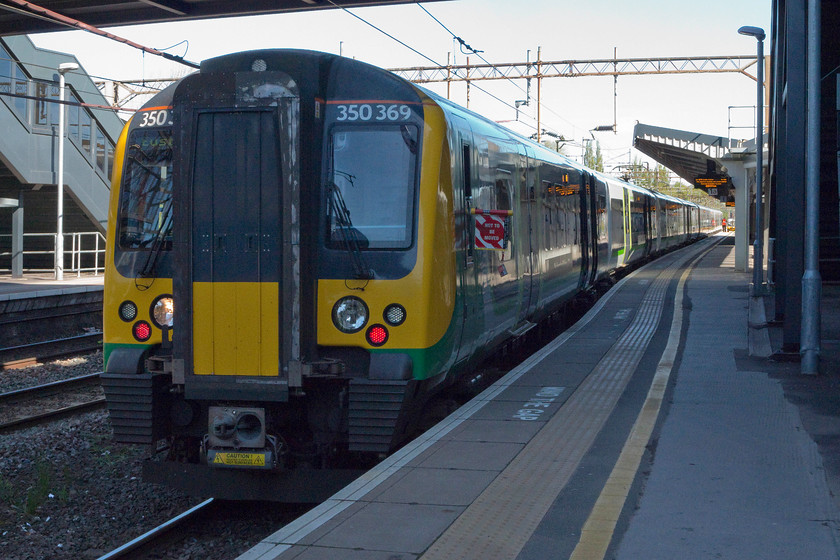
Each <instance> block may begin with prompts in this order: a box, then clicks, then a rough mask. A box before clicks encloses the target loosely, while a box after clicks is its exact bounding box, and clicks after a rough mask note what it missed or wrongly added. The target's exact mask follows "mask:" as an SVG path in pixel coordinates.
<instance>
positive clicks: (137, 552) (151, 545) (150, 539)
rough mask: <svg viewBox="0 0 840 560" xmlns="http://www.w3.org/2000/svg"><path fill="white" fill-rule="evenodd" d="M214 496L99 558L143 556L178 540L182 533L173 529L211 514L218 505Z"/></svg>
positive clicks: (102, 559) (111, 559) (114, 559)
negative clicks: (177, 532) (179, 533)
mask: <svg viewBox="0 0 840 560" xmlns="http://www.w3.org/2000/svg"><path fill="white" fill-rule="evenodd" d="M215 504H216V502H215V500H214V499H213V498H208V499H207V500H204V501H203V502H201V503H200V504H198V505H197V506H194V507H192V508H190V509H188V510H187V511H185V512H184V513H181V514H179V515H176V516H175V517H173V518H172V519H170V520H168V521H165V522H164V523H161V524H160V525H158V526H157V527H155V528H154V529H152V530H150V531H147V532H146V533H143V534H142V535H140V536H139V537H137V538H136V539H132V540H131V541H129V542H127V543H125V544H124V545H122V546H120V547H119V548H115V549H114V550H112V551H111V552H109V553H108V554H105V555H104V556H100V557H99V560H117V559H119V558H142V557H144V556H145V555H146V554H148V553H150V552H152V551H153V550H155V549H156V548H158V547H160V546H166V545H167V544H171V543H172V542H174V541H176V540H178V539H179V538H180V535H177V534H173V533H172V531H173V530H174V529H175V528H177V527H180V526H181V525H184V524H185V523H189V522H191V521H194V520H196V519H198V518H200V517H201V516H203V515H207V514H209V513H210V512H211V511H212V509H213V508H214V507H217V506H216V505H215Z"/></svg>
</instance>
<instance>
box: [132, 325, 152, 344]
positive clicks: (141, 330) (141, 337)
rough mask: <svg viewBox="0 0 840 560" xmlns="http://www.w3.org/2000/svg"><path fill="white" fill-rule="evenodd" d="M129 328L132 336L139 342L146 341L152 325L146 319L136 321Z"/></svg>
mask: <svg viewBox="0 0 840 560" xmlns="http://www.w3.org/2000/svg"><path fill="white" fill-rule="evenodd" d="M131 330H132V333H133V334H134V338H136V339H137V340H138V341H140V342H146V341H147V340H149V339H150V338H151V337H152V326H151V325H150V324H149V323H147V322H146V321H137V322H136V323H134V327H132V329H131Z"/></svg>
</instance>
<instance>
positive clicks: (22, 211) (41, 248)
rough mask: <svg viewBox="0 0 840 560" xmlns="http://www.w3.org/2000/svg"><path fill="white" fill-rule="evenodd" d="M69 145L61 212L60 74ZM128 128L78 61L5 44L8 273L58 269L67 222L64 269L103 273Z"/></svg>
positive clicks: (1, 48) (2, 232) (3, 209)
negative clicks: (118, 146)
mask: <svg viewBox="0 0 840 560" xmlns="http://www.w3.org/2000/svg"><path fill="white" fill-rule="evenodd" d="M66 63H74V64H77V65H78V67H79V69H78V70H71V71H67V72H65V80H66V86H67V87H66V89H65V100H66V101H67V102H68V103H67V104H65V106H64V107H65V111H66V126H67V128H66V140H65V145H64V172H63V183H64V184H63V185H62V187H63V189H64V194H65V196H64V197H63V198H64V204H63V212H62V216H61V217H59V213H58V196H57V193H58V186H57V184H58V175H59V173H58V159H59V158H58V146H59V131H58V129H59V114H60V109H59V107H60V104H59V103H58V100H59V71H58V68H59V66H60V65H62V64H66ZM122 126H123V122H122V120H121V119H120V118H119V117H118V116H117V114H116V113H115V112H114V111H113V110H111V109H110V108H108V103H107V101H106V100H105V98H104V97H103V95H102V94H101V93H100V91H99V90H98V89H97V87H96V86H95V85H94V83H93V81H92V80H91V78H90V77H89V76H88V75H87V74H86V73H85V72H84V69H83V68H82V66H81V64H79V62H78V60H76V58H75V57H74V56H72V55H69V54H64V53H59V52H54V51H49V50H44V49H40V48H37V47H36V46H35V45H34V44H33V43H32V41H30V40H29V38H28V37H26V36H14V37H3V38H0V130H3V133H2V134H0V273H3V272H7V273H8V272H10V273H11V274H12V276H14V277H20V276H22V274H23V271H24V270H27V271H43V270H52V269H53V267H54V262H55V247H56V239H57V235H56V232H57V231H58V230H59V227H58V223H59V220H61V221H62V225H63V228H62V229H63V232H64V235H63V236H62V237H63V239H64V255H63V257H64V260H63V262H64V269H65V270H66V271H68V272H70V271H72V272H73V273H81V272H83V271H87V270H95V269H99V270H101V268H102V266H103V264H104V260H103V255H104V248H105V238H104V233H105V228H106V227H107V221H108V198H109V193H110V177H111V171H112V168H113V163H114V145H115V142H116V140H117V138H118V136H119V134H120V131H121V129H122Z"/></svg>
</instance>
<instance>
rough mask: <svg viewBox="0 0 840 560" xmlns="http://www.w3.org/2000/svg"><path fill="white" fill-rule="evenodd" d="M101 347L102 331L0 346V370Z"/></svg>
mask: <svg viewBox="0 0 840 560" xmlns="http://www.w3.org/2000/svg"><path fill="white" fill-rule="evenodd" d="M101 348H102V331H93V332H89V333H85V334H82V335H77V336H69V337H65V338H55V339H51V340H42V341H39V342H31V343H29V344H20V345H17V346H9V347H6V348H0V370H3V369H15V368H22V367H29V366H33V365H36V364H38V363H41V362H42V361H44V360H48V359H53V358H58V357H61V356H69V355H75V354H83V353H87V352H93V351H96V350H99V349H101Z"/></svg>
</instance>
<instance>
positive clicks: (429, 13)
mask: <svg viewBox="0 0 840 560" xmlns="http://www.w3.org/2000/svg"><path fill="white" fill-rule="evenodd" d="M417 5H418V6H419V7H420V9H421V10H423V11H424V12H426V14H428V16H429V17H430V18H432V19H433V20H435V21H436V22H437V23H438V24H439V25H440V26H441V27H443V28H444V29H445V30H446V31H447V33H449V34H450V35H452V38H453V39H455V40H456V41H458V43H460V44H461V45H462V46H463V47H466V48H467V49H469V50H470V51H472V52H473V53H475V55H476V56H477V57H478V58H480V59H481V60H482V61H484V63H485V64H487V65H488V66H492V67H493V69H494V71H496V72H498V73H499V74H502V73H501V72H500V71H499V70H498V69H496V65H495V64H493V63H491V62H490V61H488V60H487V59H486V58H484V57H483V56H481V54H479V53H483V52H484V51H479V50H476V49H474V48H472V47H471V46H470V45H468V44H467V43H466V42H464V40H463V39H462V38H461V37H459V36H457V35H455V33H453V32H452V30H451V29H449V28H448V27H446V25H444V24H443V22H441V21H440V20H439V19H438V18H436V17H435V16H434V15H432V13H431V12H429V10H427V9H426V7H425V6H423V4H421V3H419V2H418V3H417ZM461 52H463V49H462V51H461ZM502 76H503V77H504V78H505V79H506V80H507V81H509V82H510V83H512V84H513V85H514V86H516V87H517V88H519V91H521V92H522V93H524V94H526V95H528V92H527V91H526V90H525V89H523V88H522V86H520V85H519V84H517V83H516V82H515V81H514V80H513V78H511V77H510V76H504V74H502ZM476 87H477V86H476ZM539 104H540V106H541V107H543V108H545V109H547V110H548V111H550V112H551V113H553V114H554V116H556V117H557V118H559V119H560V120H562V121H565V122H566V123H567V124H569V125H571V126H572V127H573V128H580V129H581V130H586V129H585V128H584V127H581V126H578V125H576V124H575V123H573V122H571V121H570V120H568V119H567V118H565V117H564V116H562V115H561V114H560V113H558V112H557V111H555V110H554V109H552V108H551V107H549V106H548V105H546V104H545V103H542V102H540V103H539ZM514 109H515V107H514Z"/></svg>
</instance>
